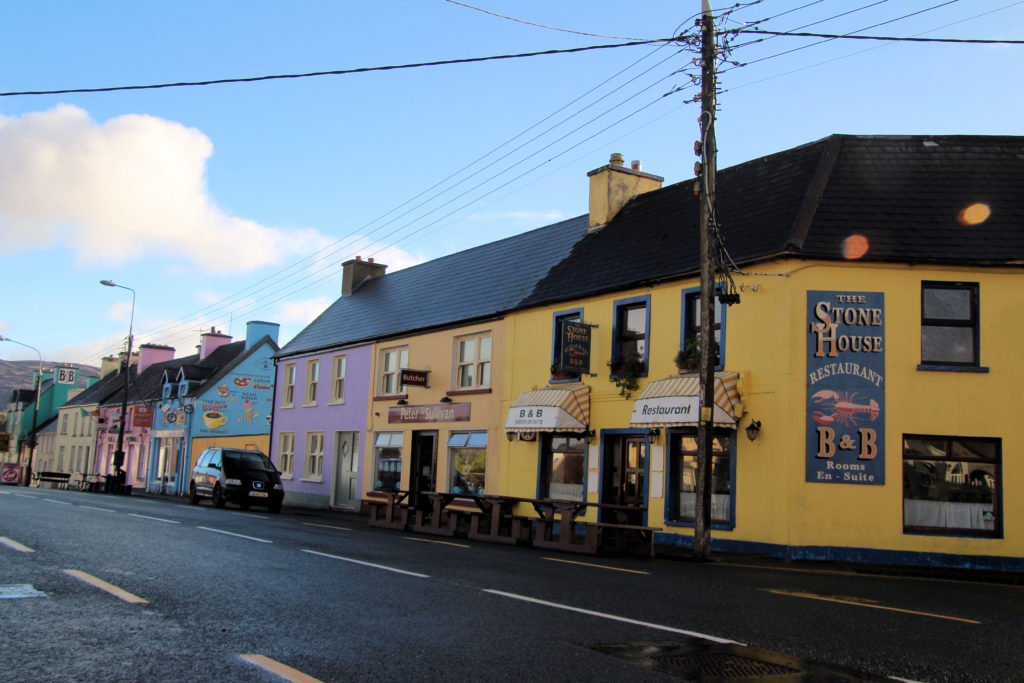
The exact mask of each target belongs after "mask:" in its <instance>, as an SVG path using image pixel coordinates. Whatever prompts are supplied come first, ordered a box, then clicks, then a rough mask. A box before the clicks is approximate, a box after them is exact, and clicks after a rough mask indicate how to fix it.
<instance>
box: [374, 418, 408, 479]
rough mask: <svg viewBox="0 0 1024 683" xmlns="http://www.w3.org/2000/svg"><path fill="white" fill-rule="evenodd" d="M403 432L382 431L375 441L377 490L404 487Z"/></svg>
mask: <svg viewBox="0 0 1024 683" xmlns="http://www.w3.org/2000/svg"><path fill="white" fill-rule="evenodd" d="M402 441H403V437H402V433H401V432H380V433H378V434H377V438H376V439H374V441H373V459H374V469H375V471H376V473H377V474H376V478H375V479H374V483H373V488H374V490H376V491H397V490H398V489H400V488H401V487H402Z"/></svg>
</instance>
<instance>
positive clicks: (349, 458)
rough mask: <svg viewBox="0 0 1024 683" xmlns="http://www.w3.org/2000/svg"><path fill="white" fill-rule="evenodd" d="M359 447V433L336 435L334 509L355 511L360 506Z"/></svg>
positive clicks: (337, 433)
mask: <svg viewBox="0 0 1024 683" xmlns="http://www.w3.org/2000/svg"><path fill="white" fill-rule="evenodd" d="M358 445H359V432H335V433H334V500H333V501H332V502H331V505H333V506H334V507H337V508H345V509H347V510H354V509H355V508H356V506H357V504H358V501H359V491H358V486H359V483H358V475H359V472H358V470H359V457H358V456H357V455H356V452H357V451H356V448H357V446H358Z"/></svg>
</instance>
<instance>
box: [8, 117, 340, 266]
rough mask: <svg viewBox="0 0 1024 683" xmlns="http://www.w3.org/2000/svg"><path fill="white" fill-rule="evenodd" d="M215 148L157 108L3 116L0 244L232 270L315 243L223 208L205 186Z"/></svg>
mask: <svg viewBox="0 0 1024 683" xmlns="http://www.w3.org/2000/svg"><path fill="white" fill-rule="evenodd" d="M212 153H213V145H212V143H211V142H210V140H209V138H207V137H206V136H205V135H204V134H203V133H202V132H200V131H199V130H197V129H195V128H188V127H186V126H183V125H181V124H179V123H175V122H173V121H167V120H164V119H160V118H157V117H154V116H144V115H136V114H131V115H126V116H119V117H116V118H113V119H110V120H109V121H107V122H105V123H103V124H98V123H97V122H95V121H93V120H92V119H91V118H90V116H89V115H88V113H87V112H85V111H84V110H82V109H80V108H78V107H74V106H70V105H60V106H58V107H55V108H54V109H51V110H49V111H45V112H36V113H31V114H26V115H24V116H22V117H20V118H14V117H4V116H0V252H8V253H15V252H18V251H23V250H28V249H40V248H47V247H51V246H55V245H66V246H68V247H70V248H71V249H73V250H74V251H75V253H76V256H77V259H78V261H79V263H82V264H86V265H110V264H123V263H127V262H131V261H138V260H142V259H145V258H148V257H152V256H160V257H161V258H162V259H164V260H170V261H171V262H172V265H175V264H176V265H179V266H180V265H182V264H184V265H186V266H188V267H193V268H194V267H199V268H201V269H203V270H206V271H208V272H217V273H224V272H235V273H238V272H248V271H252V270H255V269H258V268H260V267H262V266H266V265H269V264H274V263H278V262H280V261H281V260H284V259H287V258H289V257H295V256H299V255H300V254H302V253H308V250H309V248H310V245H311V243H312V244H322V243H324V241H325V239H326V238H325V237H324V236H323V235H322V234H320V233H318V232H317V231H315V230H312V229H302V230H287V231H286V230H282V229H277V228H269V227H265V226H262V225H259V224H258V223H256V222H254V221H251V220H247V219H244V218H239V217H236V216H230V215H227V214H226V213H224V211H222V210H221V209H220V208H219V207H218V206H217V205H216V203H215V202H214V201H213V200H212V199H211V197H210V196H209V193H208V191H207V186H206V175H205V174H206V162H207V160H208V159H209V157H210V155H211V154H212ZM226 254H230V258H225V255H226Z"/></svg>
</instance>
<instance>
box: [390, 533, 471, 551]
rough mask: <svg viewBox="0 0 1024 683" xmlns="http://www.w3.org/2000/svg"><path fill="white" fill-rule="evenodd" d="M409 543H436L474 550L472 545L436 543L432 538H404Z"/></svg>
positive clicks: (449, 542)
mask: <svg viewBox="0 0 1024 683" xmlns="http://www.w3.org/2000/svg"><path fill="white" fill-rule="evenodd" d="M403 538H405V540H407V541H419V542H420V543H434V544H436V545H450V546H452V547H455V548H472V547H473V546H471V545H465V544H463V543H452V542H451V541H435V540H434V539H432V538H414V537H412V536H404V537H403Z"/></svg>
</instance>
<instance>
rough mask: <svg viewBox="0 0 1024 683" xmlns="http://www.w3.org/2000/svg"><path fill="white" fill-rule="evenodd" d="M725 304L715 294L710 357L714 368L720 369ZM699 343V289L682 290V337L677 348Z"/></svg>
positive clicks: (682, 348)
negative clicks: (712, 339) (713, 343)
mask: <svg viewBox="0 0 1024 683" xmlns="http://www.w3.org/2000/svg"><path fill="white" fill-rule="evenodd" d="M725 309H726V307H725V304H723V303H722V302H721V301H719V299H718V296H717V294H716V295H715V306H714V318H713V319H712V321H711V329H712V331H713V334H714V339H715V345H714V346H713V347H712V352H713V353H712V359H713V365H714V367H715V369H717V370H721V369H722V320H723V319H724V318H725ZM699 343H700V289H687V290H684V291H683V339H682V343H681V344H680V346H679V349H680V350H682V351H684V352H685V351H686V350H687V349H688V348H693V347H694V345H695V344H699Z"/></svg>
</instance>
